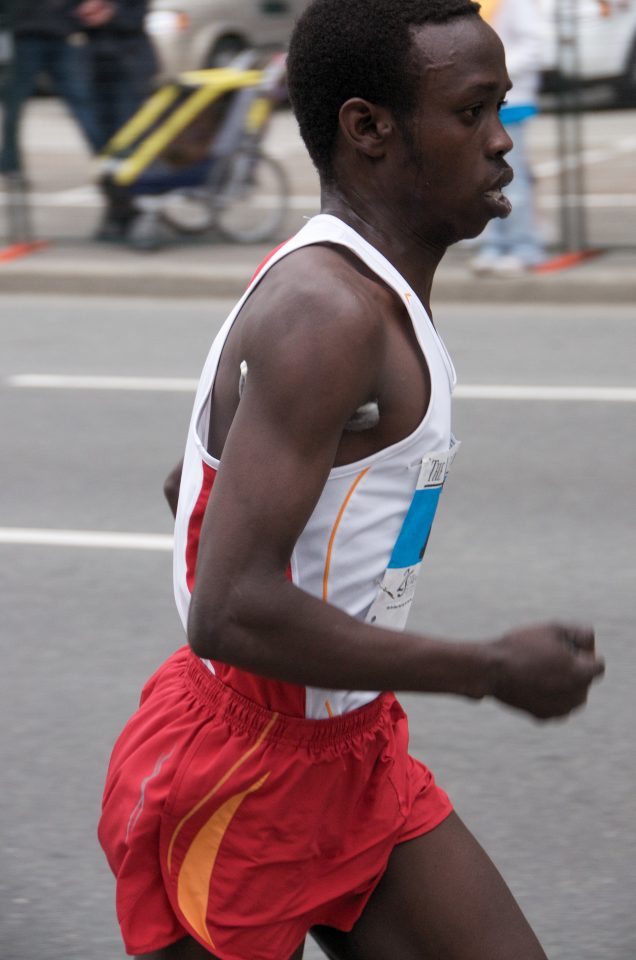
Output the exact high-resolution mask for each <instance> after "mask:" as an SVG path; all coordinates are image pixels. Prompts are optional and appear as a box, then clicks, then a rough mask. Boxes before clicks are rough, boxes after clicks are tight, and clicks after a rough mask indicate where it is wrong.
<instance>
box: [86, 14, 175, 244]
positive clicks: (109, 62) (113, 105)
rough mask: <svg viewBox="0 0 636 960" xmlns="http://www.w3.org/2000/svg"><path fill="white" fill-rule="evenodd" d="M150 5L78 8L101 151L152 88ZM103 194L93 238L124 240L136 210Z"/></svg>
mask: <svg viewBox="0 0 636 960" xmlns="http://www.w3.org/2000/svg"><path fill="white" fill-rule="evenodd" d="M147 9H148V0H83V2H82V3H80V4H79V5H78V7H77V9H76V11H75V15H76V16H77V18H78V20H79V22H80V23H81V25H82V28H83V31H84V33H85V36H86V38H87V47H88V52H89V57H90V65H91V67H90V69H91V78H90V83H91V90H92V97H93V113H94V119H95V124H96V129H97V149H98V150H101V149H102V148H103V147H105V146H106V144H107V143H108V141H109V140H110V139H111V137H113V135H114V134H115V133H116V132H117V131H118V130H119V129H120V128H121V127H122V126H123V125H124V124H125V123H126V122H127V121H128V120H130V118H131V117H132V116H133V114H134V113H136V111H137V110H138V109H139V108H140V107H141V105H142V104H143V103H144V101H145V100H146V99H147V98H148V96H149V95H150V93H151V92H152V85H153V80H154V76H155V73H156V69H157V59H156V56H155V52H154V48H153V46H152V43H151V41H150V39H149V37H148V35H147V34H146V31H145V29H144V19H145V16H146V13H147ZM104 198H105V203H106V207H105V210H104V215H103V217H102V220H101V223H100V224H99V226H98V228H97V232H96V234H95V239H97V240H105V241H119V240H124V239H125V237H126V234H127V232H128V229H129V227H130V225H131V223H132V221H133V219H134V217H135V211H134V209H133V207H132V206H131V205H130V204H129V203H121V202H116V201H115V199H114V197H113V196H112V195H110V194H106V193H105V194H104Z"/></svg>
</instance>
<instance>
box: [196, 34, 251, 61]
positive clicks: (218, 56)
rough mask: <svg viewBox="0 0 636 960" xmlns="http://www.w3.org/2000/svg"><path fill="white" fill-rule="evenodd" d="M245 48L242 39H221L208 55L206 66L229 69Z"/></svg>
mask: <svg viewBox="0 0 636 960" xmlns="http://www.w3.org/2000/svg"><path fill="white" fill-rule="evenodd" d="M245 48H246V43H245V41H244V40H243V39H242V38H241V37H234V36H228V37H221V38H220V39H219V40H217V42H216V43H215V44H214V46H213V47H212V49H211V50H210V52H209V53H208V55H207V57H206V59H205V63H204V66H205V67H212V68H218V67H228V66H229V65H230V63H231V62H232V60H234V58H235V57H237V56H238V55H239V53H242V52H243V50H245Z"/></svg>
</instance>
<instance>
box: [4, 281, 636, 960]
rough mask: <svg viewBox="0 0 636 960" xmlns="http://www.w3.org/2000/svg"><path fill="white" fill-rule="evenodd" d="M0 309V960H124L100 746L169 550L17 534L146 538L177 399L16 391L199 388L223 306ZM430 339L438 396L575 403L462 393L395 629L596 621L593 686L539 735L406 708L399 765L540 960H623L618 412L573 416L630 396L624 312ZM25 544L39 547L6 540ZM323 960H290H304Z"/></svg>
mask: <svg viewBox="0 0 636 960" xmlns="http://www.w3.org/2000/svg"><path fill="white" fill-rule="evenodd" d="M0 308H1V309H0V337H1V340H2V345H3V349H2V351H0V433H1V434H2V437H3V470H2V484H0V564H1V568H2V577H0V609H2V616H3V653H2V670H0V704H1V705H2V736H1V737H0V769H2V771H3V789H2V791H0V837H1V840H0V843H1V845H2V851H1V859H2V870H1V871H0V904H1V906H0V958H1V960H123V950H122V947H121V943H120V938H119V931H118V927H117V922H116V918H115V913H114V890H113V882H112V878H111V876H110V873H109V870H108V868H107V865H106V863H105V861H104V858H103V855H102V853H101V851H100V849H99V848H98V845H97V841H96V837H95V830H96V823H97V818H98V815H99V804H100V795H101V790H102V785H103V780H104V771H105V768H106V764H107V761H108V756H109V753H110V750H111V747H112V744H113V741H114V739H115V737H116V735H117V733H118V732H119V730H120V728H121V726H122V724H123V723H124V722H125V720H126V718H127V716H128V715H129V714H130V712H131V711H132V710H133V709H134V707H135V705H136V703H137V700H138V696H139V691H140V689H141V686H142V684H143V682H144V681H145V679H146V678H147V677H148V676H149V675H150V673H151V672H152V671H153V670H154V669H155V668H156V666H157V665H158V664H159V663H160V662H161V660H162V659H163V658H164V657H165V656H167V655H168V654H169V653H170V652H171V651H172V650H173V649H174V648H175V647H176V646H178V645H179V644H181V643H182V642H183V632H182V629H181V626H180V624H179V623H178V619H177V615H176V611H175V607H174V601H173V598H172V584H171V559H170V552H169V549H168V546H167V545H166V546H165V548H164V549H162V550H150V549H145V548H143V547H142V546H140V547H139V548H137V549H113V548H107V547H105V546H104V545H103V544H101V543H100V541H99V539H95V540H94V543H93V546H90V547H87V546H85V547H81V546H77V545H73V543H70V544H68V543H67V544H66V545H63V544H62V543H61V542H57V543H56V542H53V543H49V544H48V545H47V544H46V542H44V540H42V539H41V540H40V541H38V540H37V535H38V531H39V532H40V533H41V531H42V529H43V530H45V531H46V530H51V529H53V530H57V531H59V532H60V533H62V534H63V533H64V531H73V530H80V531H86V532H90V531H96V532H97V533H103V532H112V531H119V532H126V533H130V534H134V533H150V534H159V535H162V534H163V535H165V534H168V533H169V532H170V529H171V521H170V517H169V514H168V510H167V508H166V505H165V503H164V502H163V497H162V494H161V481H162V479H163V477H164V476H165V474H166V472H167V471H168V469H169V468H170V467H171V466H172V464H173V462H174V461H175V460H176V458H177V457H178V456H179V453H180V451H181V449H182V445H183V440H184V431H185V429H186V426H187V422H188V417H189V413H190V408H191V403H192V396H191V394H190V393H189V392H187V391H185V392H184V391H181V390H177V391H174V392H173V391H171V390H170V388H169V383H168V384H167V385H166V386H165V387H164V388H163V389H160V388H156V387H155V388H154V389H151V390H145V391H135V390H126V389H119V390H104V389H77V388H73V384H72V382H69V383H68V384H67V387H66V388H58V389H52V388H43V387H37V386H31V387H27V386H20V385H19V381H16V380H15V379H14V378H15V377H16V376H19V375H21V374H25V373H39V374H47V373H48V374H58V375H65V376H68V377H71V378H72V377H73V376H74V375H75V376H76V375H79V374H92V375H101V376H104V375H111V376H123V375H125V376H134V375H136V376H139V377H163V378H168V380H169V378H171V377H173V378H174V377H178V378H193V377H197V375H198V372H199V370H200V367H201V363H202V359H203V356H204V353H205V351H206V349H207V346H208V345H209V342H210V340H211V338H212V337H213V336H214V333H215V331H216V329H217V328H218V326H219V324H220V323H221V322H222V319H223V318H224V316H225V315H226V313H227V311H228V308H229V301H227V300H224V301H219V300H215V299H210V298H207V297H206V298H205V299H202V300H198V299H195V298H190V299H187V300H183V299H179V300H177V299H169V298H143V297H130V298H115V297H108V298H101V297H95V296H93V297H80V296H75V295H74V296H63V295H52V294H46V295H44V294H42V295H37V296H34V295H26V294H19V295H6V296H3V295H1V294H0ZM438 326H439V329H440V332H441V333H442V335H443V336H444V338H445V341H446V343H447V345H448V347H449V350H450V352H451V354H452V355H453V358H454V361H455V364H456V366H457V370H458V375H459V385H460V387H466V386H467V385H470V384H479V383H481V384H490V385H493V386H495V387H496V386H498V385H502V384H512V385H523V384H535V385H536V386H545V385H563V386H570V387H572V386H576V387H584V388H585V396H584V397H583V399H570V400H568V401H558V402H557V401H546V400H542V399H539V398H538V397H539V395H538V394H537V396H536V397H535V398H529V399H528V398H526V399H515V400H512V401H510V400H509V401H505V402H503V401H502V400H501V399H497V395H496V393H493V394H491V395H490V396H487V397H485V398H482V399H475V398H472V399H470V398H469V397H467V396H466V395H462V394H461V392H458V395H457V400H456V402H455V404H454V430H455V432H456V434H457V436H458V437H459V438H460V439H461V440H462V448H461V450H460V453H459V455H458V458H457V461H456V464H455V465H454V468H453V474H452V476H451V478H450V480H449V483H448V487H447V489H445V492H444V503H443V505H442V507H441V509H440V513H439V517H438V519H437V520H436V525H435V529H434V531H433V536H432V538H431V543H430V545H429V550H428V551H427V556H426V563H425V569H424V570H423V574H422V578H421V579H422V582H421V584H420V588H419V592H418V597H417V600H416V605H415V607H414V610H413V613H412V618H411V624H410V625H411V627H412V628H413V629H414V630H419V631H429V632H434V633H436V634H438V635H439V634H442V635H447V636H450V637H466V638H473V639H479V638H485V637H488V636H492V635H493V634H494V633H497V632H500V631H503V630H506V629H508V628H509V627H511V626H512V625H513V624H515V623H524V622H530V621H533V620H536V619H543V618H551V617H559V618H564V619H572V618H573V619H575V620H577V621H580V622H592V623H593V624H594V625H595V626H596V630H597V637H598V645H599V648H600V650H601V651H602V653H603V654H604V655H605V657H606V659H607V675H606V677H605V678H604V679H603V681H602V682H601V683H599V684H598V685H597V686H596V687H595V688H594V689H593V691H592V693H591V696H590V701H589V704H588V706H587V708H586V709H585V710H584V711H583V712H581V713H580V714H578V715H576V716H574V717H572V718H571V719H569V720H568V721H567V722H563V723H553V724H548V725H538V724H535V723H532V722H531V721H529V720H528V719H526V718H524V717H522V716H521V715H519V714H514V713H511V712H510V711H507V710H505V709H502V708H501V707H499V706H497V705H496V704H494V703H490V702H483V703H479V704H477V703H469V702H463V701H462V700H461V699H460V698H456V697H455V698H453V697H430V696H429V697H426V696H415V695H408V696H404V697H402V698H401V699H403V700H404V702H405V704H406V706H407V708H408V711H409V715H410V720H411V748H412V750H413V752H414V754H415V755H416V756H418V757H420V758H421V759H422V760H424V761H426V762H428V763H429V764H430V766H431V767H432V768H433V770H434V771H435V773H436V776H437V778H438V780H439V781H440V783H441V784H442V785H443V786H444V787H445V788H446V789H447V790H448V791H449V793H450V794H451V796H452V798H453V801H454V803H455V805H456V807H457V810H458V811H459V813H460V815H461V816H462V817H463V818H464V820H465V821H466V822H467V823H468V825H469V826H470V827H471V829H472V830H473V831H474V832H475V833H476V835H477V837H478V839H479V840H480V841H481V842H482V843H483V844H484V846H485V847H486V849H487V850H488V851H489V853H490V854H491V855H492V856H493V859H494V860H495V862H496V863H497V864H498V866H499V867H500V869H501V870H502V872H503V874H504V876H505V877H506V879H507V881H508V883H509V884H510V885H511V887H512V889H513V891H514V893H515V895H516V896H517V898H518V899H519V900H520V902H521V904H522V906H523V909H524V910H525V912H526V913H527V915H528V917H529V918H530V920H531V922H532V924H533V925H534V927H535V928H536V930H537V932H538V934H539V936H540V938H541V940H542V941H543V942H544V944H545V947H546V951H547V953H548V956H549V957H550V960H634V957H635V956H636V917H635V915H634V909H633V908H634V889H635V888H636V872H635V864H636V832H635V830H634V796H635V795H636V767H635V765H634V762H633V755H634V747H633V739H632V737H633V730H634V724H635V721H636V717H635V701H634V686H635V684H636V646H635V645H634V642H633V632H634V623H635V622H636V593H635V592H634V582H635V577H636V566H635V561H634V549H633V547H634V544H633V522H632V520H633V514H634V510H633V500H634V497H633V487H634V482H633V478H634V475H635V473H636V460H635V453H636V451H635V446H634V443H633V434H634V402H633V395H632V399H631V400H629V399H628V398H626V399H625V400H624V401H623V402H613V401H606V400H602V399H599V398H598V397H597V395H596V394H595V393H594V388H597V387H601V386H602V387H608V388H623V387H631V388H633V387H634V386H635V384H636V375H635V371H634V357H635V356H636V325H635V324H634V323H633V308H632V306H631V305H627V304H623V305H609V306H606V307H603V308H602V309H601V308H600V307H599V306H598V305H594V304H588V305H579V304H577V305H568V304H527V303H525V304H524V303H520V304H505V305H496V304H495V305H493V304H471V305H470V306H467V305H465V304H444V305H443V306H441V307H440V309H439V311H438ZM24 528H27V531H31V532H32V533H33V534H34V535H35V536H36V541H35V542H32V543H29V542H28V541H27V540H24V539H23V540H22V541H21V542H17V540H19V535H20V531H23V530H24ZM11 532H15V533H16V539H14V540H11V539H10V536H9V535H10V534H11ZM3 534H4V535H6V534H8V535H6V536H5V538H4V539H2V535H3ZM458 909H461V904H458ZM321 957H322V954H321V953H320V952H319V951H318V950H317V948H315V947H314V946H313V945H309V946H308V948H307V951H306V960H319V958H321ZM246 960H249V958H246ZM396 960H399V958H396ZM511 960H514V958H511Z"/></svg>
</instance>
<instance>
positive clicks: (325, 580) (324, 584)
mask: <svg viewBox="0 0 636 960" xmlns="http://www.w3.org/2000/svg"><path fill="white" fill-rule="evenodd" d="M369 469H370V468H369V467H365V469H364V470H363V471H362V472H361V473H359V474H358V476H357V477H356V478H355V480H354V481H353V483H352V484H351V486H350V487H349V489H348V491H347V495H346V497H345V498H344V500H343V501H342V506H341V507H340V510H339V511H338V516H337V517H336V522H335V523H334V525H333V529H332V531H331V536H330V537H329V546H328V547H327V559H326V560H325V572H324V574H323V578H322V599H323V600H326V599H327V594H328V587H329V570H330V568H331V554H332V552H333V544H334V540H335V539H336V533H337V532H338V527H339V526H340V521H341V520H342V518H343V516H344V512H345V510H346V509H347V504H348V503H349V501H350V500H351V497H352V496H353V493H354V490H355V489H356V487H357V486H358V484H359V483H360V481H361V480H362V478H363V476H364V475H365V473H367V471H368V470H369Z"/></svg>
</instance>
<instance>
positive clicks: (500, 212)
mask: <svg viewBox="0 0 636 960" xmlns="http://www.w3.org/2000/svg"><path fill="white" fill-rule="evenodd" d="M484 196H485V197H486V199H487V200H488V202H489V204H490V205H491V206H492V207H493V209H494V213H495V216H496V217H500V218H501V219H504V218H505V217H507V216H508V215H509V214H510V212H511V210H512V204H511V203H510V200H509V199H508V197H507V196H506V195H505V194H504V193H503V191H502V190H501V189H500V188H499V187H496V188H494V189H492V190H487V191H486V192H485V194H484Z"/></svg>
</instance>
